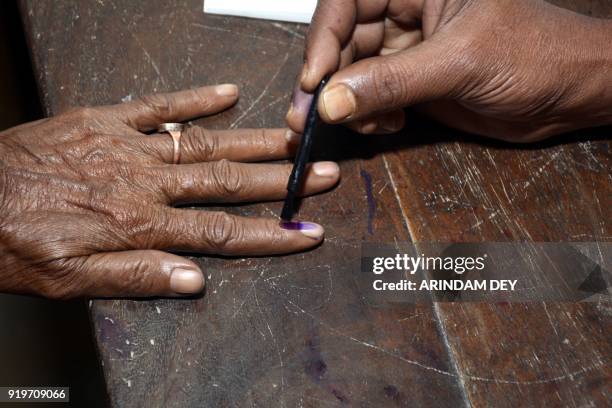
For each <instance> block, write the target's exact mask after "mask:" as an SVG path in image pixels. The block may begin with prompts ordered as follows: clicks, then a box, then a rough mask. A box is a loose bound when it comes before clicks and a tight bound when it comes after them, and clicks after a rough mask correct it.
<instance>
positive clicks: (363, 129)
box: [359, 122, 378, 133]
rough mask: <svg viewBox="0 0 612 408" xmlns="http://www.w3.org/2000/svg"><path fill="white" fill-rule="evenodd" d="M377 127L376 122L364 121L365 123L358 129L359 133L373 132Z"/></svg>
mask: <svg viewBox="0 0 612 408" xmlns="http://www.w3.org/2000/svg"><path fill="white" fill-rule="evenodd" d="M377 128H378V123H376V122H369V123H366V124H365V125H362V126H361V129H359V132H360V133H373V132H375V131H376V129H377Z"/></svg>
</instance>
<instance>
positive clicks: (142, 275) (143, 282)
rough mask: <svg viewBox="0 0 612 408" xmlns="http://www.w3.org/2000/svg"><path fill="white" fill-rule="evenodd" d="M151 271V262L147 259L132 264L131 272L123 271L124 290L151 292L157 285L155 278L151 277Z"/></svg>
mask: <svg viewBox="0 0 612 408" xmlns="http://www.w3.org/2000/svg"><path fill="white" fill-rule="evenodd" d="M151 272H152V271H151V268H150V264H149V262H148V261H147V260H145V259H139V260H137V261H135V262H134V263H132V264H130V269H129V273H123V274H122V276H121V282H122V284H121V286H122V291H126V290H127V291H130V292H132V293H151V291H152V290H153V289H154V287H155V285H154V280H152V279H150V277H151Z"/></svg>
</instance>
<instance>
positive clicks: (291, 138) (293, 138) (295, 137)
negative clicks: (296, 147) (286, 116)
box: [285, 129, 302, 144]
mask: <svg viewBox="0 0 612 408" xmlns="http://www.w3.org/2000/svg"><path fill="white" fill-rule="evenodd" d="M285 139H287V141H288V142H289V143H290V144H299V143H300V140H301V139H302V136H301V135H300V134H299V133H295V132H294V131H293V130H291V129H289V130H288V131H287V133H285Z"/></svg>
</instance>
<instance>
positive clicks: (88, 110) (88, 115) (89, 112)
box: [62, 106, 100, 127]
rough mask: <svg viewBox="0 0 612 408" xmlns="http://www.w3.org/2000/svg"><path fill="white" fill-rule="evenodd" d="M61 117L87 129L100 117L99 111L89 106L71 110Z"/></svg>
mask: <svg viewBox="0 0 612 408" xmlns="http://www.w3.org/2000/svg"><path fill="white" fill-rule="evenodd" d="M62 116H65V117H66V118H68V119H69V120H70V121H73V122H76V123H78V124H79V125H81V126H83V127H88V126H90V125H91V124H92V122H93V121H94V120H96V119H99V117H100V111H98V110H97V109H96V108H92V107H90V106H84V107H80V108H73V109H70V110H68V111H66V112H65V113H64V114H63V115H62Z"/></svg>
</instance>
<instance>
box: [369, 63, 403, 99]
mask: <svg viewBox="0 0 612 408" xmlns="http://www.w3.org/2000/svg"><path fill="white" fill-rule="evenodd" d="M370 75H371V77H372V82H371V83H372V84H373V88H374V89H373V91H374V97H375V98H376V100H377V103H378V105H379V106H381V107H385V106H388V105H391V106H401V105H404V104H405V103H406V101H407V90H406V86H405V85H406V82H407V79H408V78H410V76H411V75H413V74H412V73H411V72H410V71H409V70H408V69H407V68H406V67H405V66H403V64H398V63H395V64H376V65H374V66H373V67H372V71H371V74H370Z"/></svg>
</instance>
